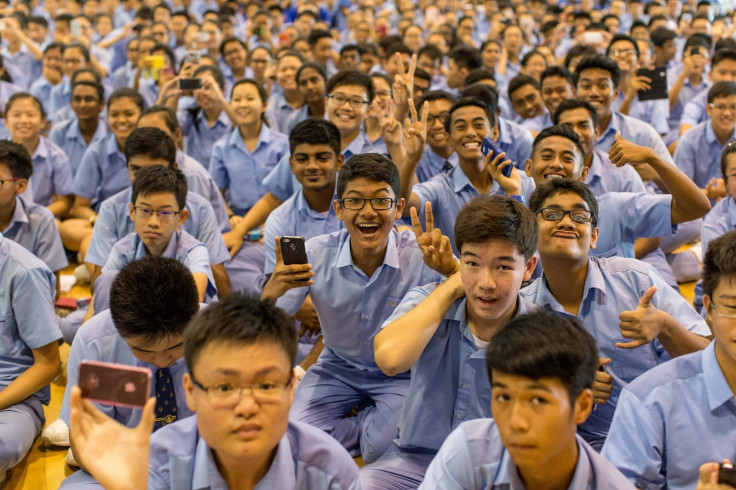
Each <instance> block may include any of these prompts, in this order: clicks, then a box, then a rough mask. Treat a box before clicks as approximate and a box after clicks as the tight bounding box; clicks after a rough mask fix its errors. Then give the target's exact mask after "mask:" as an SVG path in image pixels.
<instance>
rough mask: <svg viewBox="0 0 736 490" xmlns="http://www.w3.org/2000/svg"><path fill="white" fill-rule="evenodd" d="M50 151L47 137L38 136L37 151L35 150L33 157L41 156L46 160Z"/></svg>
mask: <svg viewBox="0 0 736 490" xmlns="http://www.w3.org/2000/svg"><path fill="white" fill-rule="evenodd" d="M49 155H50V151H49V145H48V143H47V141H46V138H45V137H43V136H40V137H39V138H38V146H36V151H34V152H33V159H34V160H35V159H36V158H41V159H43V160H44V161H45V160H48V159H49Z"/></svg>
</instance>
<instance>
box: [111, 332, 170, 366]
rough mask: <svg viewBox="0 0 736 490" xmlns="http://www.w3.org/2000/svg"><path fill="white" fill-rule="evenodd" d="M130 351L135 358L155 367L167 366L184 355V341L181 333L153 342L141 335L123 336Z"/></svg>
mask: <svg viewBox="0 0 736 490" xmlns="http://www.w3.org/2000/svg"><path fill="white" fill-rule="evenodd" d="M124 340H125V343H127V344H128V348H129V349H130V352H132V353H133V355H134V356H135V357H136V359H138V360H140V361H143V362H146V363H148V364H153V365H154V366H156V367H157V368H167V367H170V366H172V365H173V364H174V363H175V362H176V361H178V360H179V359H181V358H182V357H183V356H184V343H183V342H182V338H181V335H171V336H168V337H164V338H162V339H158V340H156V341H154V342H150V341H146V339H144V338H141V337H135V336H134V337H125V338H124Z"/></svg>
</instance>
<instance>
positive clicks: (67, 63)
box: [46, 44, 90, 122]
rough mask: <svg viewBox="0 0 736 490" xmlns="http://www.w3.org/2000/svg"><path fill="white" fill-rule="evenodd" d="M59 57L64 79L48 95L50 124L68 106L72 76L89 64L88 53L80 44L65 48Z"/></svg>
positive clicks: (47, 108) (47, 107)
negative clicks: (61, 61)
mask: <svg viewBox="0 0 736 490" xmlns="http://www.w3.org/2000/svg"><path fill="white" fill-rule="evenodd" d="M61 56H62V60H63V64H62V70H63V73H64V77H63V78H62V79H61V83H59V84H57V85H54V86H53V87H52V88H51V92H50V93H49V95H48V106H46V110H47V112H48V115H49V119H50V120H51V121H52V122H56V120H55V119H54V117H55V116H56V113H57V111H58V110H59V109H61V108H63V107H66V106H68V105H69V100H70V97H71V93H72V82H71V78H72V75H74V72H75V71H77V70H79V69H81V68H88V67H89V63H90V57H89V51H87V48H85V47H84V46H82V45H81V44H70V45H68V46H65V47H64V50H63V51H62V53H61Z"/></svg>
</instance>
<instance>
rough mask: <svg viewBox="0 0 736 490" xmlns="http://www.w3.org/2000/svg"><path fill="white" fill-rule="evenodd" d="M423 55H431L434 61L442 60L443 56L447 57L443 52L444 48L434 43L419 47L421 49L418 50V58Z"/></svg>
mask: <svg viewBox="0 0 736 490" xmlns="http://www.w3.org/2000/svg"><path fill="white" fill-rule="evenodd" d="M422 55H425V56H429V57H430V58H432V60H433V61H437V60H440V61H442V58H444V57H445V55H444V54H442V50H441V49H440V48H438V47H437V46H435V45H434V44H425V45H424V46H422V47H421V48H419V51H417V59H419V57H420V56H422Z"/></svg>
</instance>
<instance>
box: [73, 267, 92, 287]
mask: <svg viewBox="0 0 736 490" xmlns="http://www.w3.org/2000/svg"><path fill="white" fill-rule="evenodd" d="M74 277H76V278H77V284H86V283H89V282H90V281H91V280H92V277H91V276H90V275H89V269H87V266H86V265H84V264H80V265H78V266H77V267H76V269H74Z"/></svg>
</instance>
